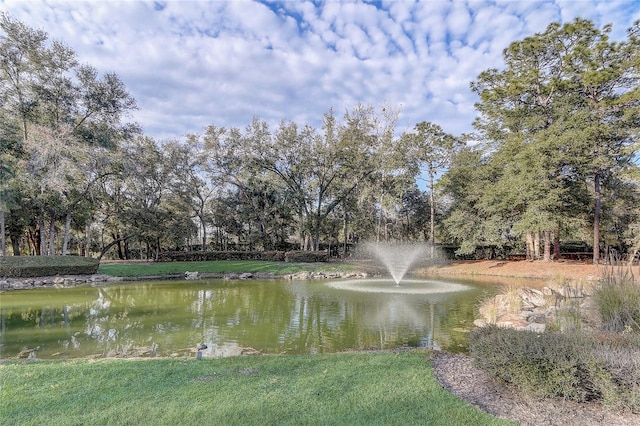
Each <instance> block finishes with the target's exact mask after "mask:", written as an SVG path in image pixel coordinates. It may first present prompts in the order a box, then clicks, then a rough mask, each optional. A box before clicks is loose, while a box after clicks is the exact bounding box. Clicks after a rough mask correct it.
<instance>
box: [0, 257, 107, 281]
mask: <svg viewBox="0 0 640 426" xmlns="http://www.w3.org/2000/svg"><path fill="white" fill-rule="evenodd" d="M98 266H99V262H98V260H96V259H91V258H86V257H79V256H10V257H7V256H0V276H2V277H7V278H10V277H47V276H54V275H90V274H95V273H97V272H98Z"/></svg>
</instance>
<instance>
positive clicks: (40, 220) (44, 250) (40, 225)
mask: <svg viewBox="0 0 640 426" xmlns="http://www.w3.org/2000/svg"><path fill="white" fill-rule="evenodd" d="M38 228H39V229H40V241H39V244H40V253H39V254H40V256H46V255H47V247H46V245H47V235H46V234H47V233H46V232H44V212H43V211H42V210H40V214H39V215H38Z"/></svg>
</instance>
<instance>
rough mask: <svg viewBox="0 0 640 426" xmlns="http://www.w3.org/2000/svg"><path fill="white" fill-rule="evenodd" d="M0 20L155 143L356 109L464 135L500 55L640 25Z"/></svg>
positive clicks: (361, 6)
mask: <svg viewBox="0 0 640 426" xmlns="http://www.w3.org/2000/svg"><path fill="white" fill-rule="evenodd" d="M0 9H1V10H4V11H6V12H9V14H11V16H13V17H14V18H17V19H19V20H21V21H23V22H25V23H26V24H28V25H30V26H32V27H34V28H40V29H44V30H45V31H47V32H48V33H49V35H50V36H51V38H54V39H58V40H61V41H63V42H65V43H66V44H67V45H69V46H70V47H71V48H72V49H74V50H75V51H76V52H77V54H78V57H79V59H80V61H81V62H83V63H88V64H90V65H93V66H95V67H96V68H97V69H98V70H99V71H101V72H108V71H113V72H116V73H117V74H118V75H119V76H120V78H121V79H122V80H123V81H124V83H125V84H126V86H127V88H128V90H129V92H130V93H131V94H132V95H133V96H134V97H135V98H136V100H137V102H138V106H139V110H138V111H136V112H135V113H134V114H133V115H132V117H131V119H132V120H133V121H136V122H138V123H140V124H141V125H142V126H143V129H144V132H145V134H147V135H148V136H152V137H154V138H156V139H158V140H160V141H162V140H168V139H178V138H181V137H183V136H184V135H185V134H187V133H201V132H202V131H203V129H204V128H205V127H206V126H207V125H210V124H214V125H216V126H225V127H231V126H238V127H244V126H245V125H247V124H249V123H250V122H251V119H252V118H253V117H254V116H257V117H259V118H261V119H263V120H266V121H267V122H269V123H271V124H273V125H276V124H277V123H278V122H279V121H281V120H283V119H284V120H291V121H294V122H296V123H298V124H300V125H302V124H305V123H308V124H311V125H313V126H317V127H319V126H320V123H321V120H322V115H323V113H325V112H326V111H328V110H329V108H333V109H334V111H335V112H336V113H337V114H338V115H341V114H342V113H343V112H344V111H345V110H347V109H352V108H353V107H354V106H355V105H357V104H359V103H362V104H366V105H373V106H375V107H377V108H379V109H380V108H382V107H385V106H389V107H394V108H399V109H400V117H399V122H398V131H399V132H401V131H403V130H409V129H411V128H412V127H413V126H414V125H415V124H416V123H418V122H420V121H431V122H434V123H437V124H439V125H440V126H442V127H443V128H444V129H445V130H446V131H447V132H449V133H452V134H454V135H460V134H462V133H465V132H470V131H471V130H472V127H471V123H472V121H473V118H474V117H475V110H474V103H475V102H476V100H477V99H476V97H475V95H474V94H473V93H472V92H471V90H470V89H469V83H470V82H471V81H473V80H474V79H475V78H476V77H477V76H478V74H479V73H480V72H481V71H483V70H486V69H488V68H493V67H497V68H500V67H501V66H502V51H503V49H504V48H506V47H507V46H508V45H509V44H510V43H511V42H513V41H516V40H521V39H522V38H524V37H526V36H529V35H532V34H534V33H536V32H541V31H544V29H545V28H546V27H547V26H548V25H549V24H550V23H552V22H569V21H572V20H573V19H575V18H576V17H582V18H587V19H591V20H593V21H594V22H595V23H596V25H598V26H603V25H605V24H608V23H611V24H613V35H612V37H613V38H614V39H622V38H624V37H625V31H626V29H627V28H628V27H629V26H631V24H632V23H633V22H634V21H635V20H638V19H640V2H638V1H630V0H625V1H587V0H573V1H526V0H525V1H517V0H513V1H479V0H478V1H475V0H474V1H422V2H414V1H403V0H400V1H376V2H362V1H346V2H340V1H324V2H321V1H284V2H272V1H262V2H255V1H248V0H237V1H155V2H154V1H77V0H76V1H57V0H50V1H38V0H28V1H24V0H23V1H20V0H19V1H14V0H0Z"/></svg>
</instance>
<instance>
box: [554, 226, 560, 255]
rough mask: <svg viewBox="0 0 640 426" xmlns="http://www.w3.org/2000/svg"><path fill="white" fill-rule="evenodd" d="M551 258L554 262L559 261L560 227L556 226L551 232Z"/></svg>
mask: <svg viewBox="0 0 640 426" xmlns="http://www.w3.org/2000/svg"><path fill="white" fill-rule="evenodd" d="M553 257H554V259H556V260H559V259H560V227H559V226H556V228H555V229H554V230H553Z"/></svg>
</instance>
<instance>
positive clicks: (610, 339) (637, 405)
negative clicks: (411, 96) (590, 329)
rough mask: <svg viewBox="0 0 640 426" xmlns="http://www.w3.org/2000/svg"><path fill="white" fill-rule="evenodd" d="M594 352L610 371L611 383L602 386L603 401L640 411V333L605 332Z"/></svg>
mask: <svg viewBox="0 0 640 426" xmlns="http://www.w3.org/2000/svg"><path fill="white" fill-rule="evenodd" d="M593 352H594V354H595V356H596V358H597V359H598V360H599V362H601V363H602V364H603V365H604V367H605V369H606V370H607V371H608V372H609V374H610V379H611V381H610V383H609V384H607V385H606V386H603V400H604V402H605V403H606V404H608V405H613V406H617V407H620V408H627V409H629V410H631V411H633V412H636V413H637V412H640V335H638V334H635V333H624V334H620V333H616V334H609V335H606V336H604V337H601V338H600V341H599V344H598V345H597V346H596V347H595V348H594V351H593Z"/></svg>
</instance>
